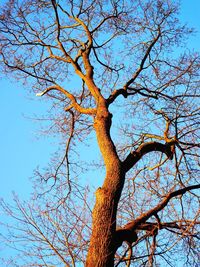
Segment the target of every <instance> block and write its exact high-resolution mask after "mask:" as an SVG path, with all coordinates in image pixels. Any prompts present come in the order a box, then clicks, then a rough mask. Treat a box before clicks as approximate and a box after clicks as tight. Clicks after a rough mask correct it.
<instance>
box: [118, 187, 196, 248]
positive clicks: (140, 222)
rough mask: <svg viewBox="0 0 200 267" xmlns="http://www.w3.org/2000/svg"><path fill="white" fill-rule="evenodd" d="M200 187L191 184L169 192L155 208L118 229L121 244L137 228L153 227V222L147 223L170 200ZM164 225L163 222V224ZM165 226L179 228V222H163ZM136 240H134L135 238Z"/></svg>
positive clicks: (147, 228) (146, 228)
mask: <svg viewBox="0 0 200 267" xmlns="http://www.w3.org/2000/svg"><path fill="white" fill-rule="evenodd" d="M199 188H200V184H197V185H191V186H187V187H184V188H181V189H178V190H176V191H172V192H170V193H168V194H167V195H166V196H165V198H164V199H163V200H162V201H161V202H160V203H159V204H158V205H157V206H155V207H154V208H152V209H150V210H149V211H147V212H145V213H143V214H142V215H141V216H139V217H137V218H136V219H135V220H133V221H132V222H129V223H128V224H126V225H125V226H124V227H123V228H121V229H119V230H117V232H116V234H117V237H118V239H119V240H120V241H119V244H121V243H122V242H123V241H126V239H127V237H129V236H131V235H133V233H135V230H136V229H141V230H149V229H151V228H152V225H153V224H149V223H145V222H146V221H147V220H148V219H149V218H150V217H151V216H153V215H155V214H157V213H158V212H159V211H161V210H163V209H164V208H165V207H166V206H167V204H168V203H169V201H170V200H171V199H172V198H174V197H176V196H180V195H184V194H185V193H186V192H188V191H190V190H194V189H199ZM161 226H162V224H161ZM163 226H165V227H170V226H171V227H172V226H173V227H174V228H178V226H177V224H172V225H170V224H163ZM133 241H134V240H133Z"/></svg>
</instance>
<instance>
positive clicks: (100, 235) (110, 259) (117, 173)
mask: <svg viewBox="0 0 200 267" xmlns="http://www.w3.org/2000/svg"><path fill="white" fill-rule="evenodd" d="M111 120H112V115H111V114H110V113H109V111H108V109H107V107H106V105H105V102H102V103H101V104H100V106H99V108H98V113H97V116H96V118H95V130H96V135H97V140H98V144H99V147H100V150H101V153H102V155H103V158H104V162H105V166H106V177H105V180H104V184H103V186H102V187H101V188H99V189H98V190H97V191H96V204H95V207H94V210H93V229H92V236H91V239H90V246H89V251H88V257H87V261H86V266H87V267H94V266H96V267H112V266H114V254H115V251H116V249H117V246H116V240H115V236H116V235H115V234H116V213H117V206H118V202H119V198H120V195H121V191H122V189H123V184H124V178H125V174H124V171H123V170H122V165H121V161H120V160H119V158H118V156H117V153H116V149H115V146H114V144H113V142H112V140H111V137H110V127H111Z"/></svg>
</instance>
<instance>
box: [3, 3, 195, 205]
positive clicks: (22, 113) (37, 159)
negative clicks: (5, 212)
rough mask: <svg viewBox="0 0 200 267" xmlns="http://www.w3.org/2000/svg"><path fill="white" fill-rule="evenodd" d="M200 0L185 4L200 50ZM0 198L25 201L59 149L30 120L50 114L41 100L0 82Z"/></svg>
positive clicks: (184, 14) (184, 15)
mask: <svg viewBox="0 0 200 267" xmlns="http://www.w3.org/2000/svg"><path fill="white" fill-rule="evenodd" d="M199 12H200V1H199V0H190V1H189V0H183V1H182V15H181V17H182V20H183V22H188V24H189V25H190V26H192V27H195V28H196V29H197V30H198V31H199V32H198V33H197V34H196V36H194V37H192V38H191V39H190V43H189V46H190V48H192V47H194V48H196V49H197V50H200V48H199V44H200V18H199ZM0 87H1V91H0V122H1V123H0V148H1V153H0V166H1V172H0V179H1V187H0V197H3V198H5V200H7V201H8V202H10V201H11V199H12V191H15V192H16V193H17V194H18V195H19V196H20V197H21V198H22V199H23V198H28V196H29V194H30V192H31V182H30V179H29V178H30V177H31V176H33V170H34V169H35V168H36V167H37V166H40V167H42V166H44V167H45V165H46V164H47V162H48V159H49V158H50V155H51V153H52V152H53V151H54V150H56V147H55V145H54V141H55V140H53V139H51V138H50V137H49V136H48V137H47V138H45V137H41V138H38V137H39V134H38V133H39V129H40V123H38V122H37V121H34V120H31V119H28V117H34V114H37V115H41V114H45V112H46V111H47V105H46V104H45V103H44V102H43V101H41V99H39V98H37V97H34V95H31V96H30V95H29V94H28V90H25V89H26V88H25V89H23V88H22V87H21V86H20V84H18V83H17V82H14V81H11V80H10V81H9V80H8V79H6V78H1V79H0Z"/></svg>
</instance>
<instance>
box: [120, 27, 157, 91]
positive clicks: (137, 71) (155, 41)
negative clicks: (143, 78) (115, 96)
mask: <svg viewBox="0 0 200 267" xmlns="http://www.w3.org/2000/svg"><path fill="white" fill-rule="evenodd" d="M160 36H161V32H160V29H158V35H157V36H156V37H155V38H154V39H153V40H152V42H151V44H150V45H149V47H148V48H147V50H146V53H145V55H144V57H143V59H142V60H141V63H140V66H139V68H138V69H137V70H136V72H135V73H134V75H133V77H132V78H131V79H130V80H129V81H128V82H127V83H126V84H125V85H124V89H125V90H127V89H128V87H129V86H130V85H131V84H132V83H133V82H134V81H135V79H136V78H137V77H138V75H139V74H140V72H141V71H142V70H143V69H144V64H145V62H146V59H147V58H148V56H149V55H150V53H151V50H152V48H153V47H154V45H155V44H156V43H157V41H158V39H159V38H160Z"/></svg>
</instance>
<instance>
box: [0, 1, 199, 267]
mask: <svg viewBox="0 0 200 267" xmlns="http://www.w3.org/2000/svg"><path fill="white" fill-rule="evenodd" d="M178 10H179V8H178V4H177V3H176V1H171V0H169V1H160V0H144V1H141V0H136V1H123V0H122V1H119V0H107V1H104V0H103V1H102V0H101V1H100V0H93V1H92V0H91V1H87V0H67V1H63V0H51V1H43V0H40V1H38V0H32V1H30V0H25V1H21V0H10V1H7V3H6V5H2V8H1V15H0V32H1V33H0V34H1V35H0V40H1V41H0V55H1V63H2V64H1V70H2V72H3V73H5V74H8V75H10V74H12V75H13V76H14V77H15V78H17V79H21V80H23V81H24V82H25V86H26V87H27V88H31V89H30V91H31V92H34V93H36V94H37V96H43V97H44V98H46V99H49V101H51V103H52V110H51V111H52V112H51V113H50V115H49V117H50V120H51V121H52V122H53V124H52V126H51V130H52V131H54V132H55V133H57V134H58V133H61V135H62V138H63V140H65V143H66V145H65V148H64V150H65V151H64V156H63V159H60V157H59V156H57V155H56V156H55V158H54V159H53V160H52V162H51V163H50V166H49V168H48V170H47V171H46V172H45V173H43V174H41V172H39V171H38V172H37V173H36V174H37V175H36V176H37V177H38V180H37V182H36V185H37V187H36V195H35V196H34V198H33V203H31V204H28V205H27V204H25V203H20V202H19V200H18V199H17V198H16V197H15V202H16V207H15V209H17V210H16V212H17V214H16V213H15V212H14V211H13V208H11V207H9V206H8V205H6V204H5V203H4V202H2V205H3V207H4V209H5V210H6V211H7V212H8V213H9V214H10V215H11V216H12V217H15V218H16V219H17V221H18V222H19V224H18V226H17V227H16V228H15V229H14V230H15V231H16V232H17V233H16V235H14V234H13V232H12V233H11V236H12V237H13V238H14V241H21V242H22V244H24V243H23V242H25V244H26V248H25V247H21V248H20V249H21V250H22V252H23V255H24V256H26V257H25V258H26V260H27V262H25V261H24V262H25V266H52V265H53V266H79V264H84V265H85V266H87V267H94V266H98V267H100V266H101V267H106V266H107V267H112V266H175V265H174V262H176V259H177V258H178V257H183V258H181V260H182V261H183V262H184V264H185V266H187V265H188V266H197V264H198V257H197V253H198V245H197V244H198V243H197V242H198V240H199V237H198V235H197V234H198V226H199V196H198V194H197V189H199V188H200V184H199V182H198V181H197V180H198V176H199V155H198V149H199V146H200V145H199V118H200V109H199V102H198V101H199V96H200V92H199V86H200V79H199V78H200V73H199V67H200V56H199V54H198V53H194V52H190V51H189V50H184V46H185V44H186V40H187V38H188V36H189V35H190V33H191V32H192V29H189V28H188V27H186V26H185V25H181V23H180V21H179V19H178ZM113 125H114V126H113ZM94 133H95V136H96V139H97V143H98V147H99V149H100V152H101V157H102V159H103V161H100V162H98V161H96V159H95V168H97V166H100V167H101V165H103V168H104V170H105V178H104V181H103V182H102V185H101V187H99V188H98V189H97V190H96V192H95V197H96V199H95V204H94V207H93V210H92V212H91V209H92V206H93V199H92V198H91V194H90V193H89V192H88V185H87V182H86V181H84V179H82V178H81V173H84V171H86V172H87V171H88V167H89V166H90V165H88V163H87V164H86V165H88V166H86V165H85V164H84V163H83V162H81V160H80V158H81V155H80V158H78V155H77V153H78V152H80V149H79V147H80V146H81V145H82V143H84V144H90V142H91V138H92V137H93V135H94ZM91 144H92V145H93V142H91ZM83 157H86V156H85V155H84V156H83ZM83 157H82V159H83ZM59 160H60V161H59ZM93 171H94V168H93ZM98 176H99V174H98V175H97V178H96V179H97V180H98V179H99V177H98ZM39 183H40V184H41V187H44V188H41V189H40V190H39V191H38V187H39ZM90 190H92V187H91V188H90ZM9 241H11V238H9ZM15 244H16V243H15ZM27 244H29V245H27ZM23 246H24V245H23ZM16 248H17V249H19V246H18V245H17V246H16ZM160 264H161V265H160ZM195 264H196V265H195ZM15 265H16V266H18V265H17V262H12V266H15Z"/></svg>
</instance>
